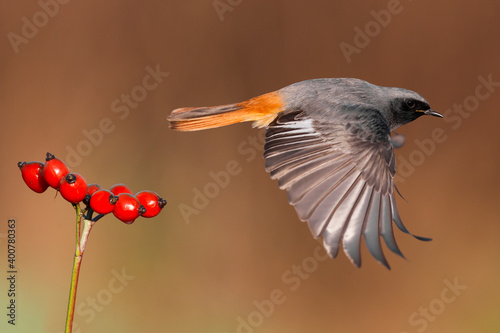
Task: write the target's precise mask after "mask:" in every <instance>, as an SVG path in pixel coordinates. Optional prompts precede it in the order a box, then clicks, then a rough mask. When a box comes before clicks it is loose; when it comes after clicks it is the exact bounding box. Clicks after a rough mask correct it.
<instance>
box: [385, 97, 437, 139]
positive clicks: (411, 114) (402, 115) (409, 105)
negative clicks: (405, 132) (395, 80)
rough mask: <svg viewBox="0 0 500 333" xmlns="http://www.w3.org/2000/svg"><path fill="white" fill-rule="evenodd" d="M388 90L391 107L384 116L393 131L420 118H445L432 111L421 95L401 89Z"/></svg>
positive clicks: (389, 106)
mask: <svg viewBox="0 0 500 333" xmlns="http://www.w3.org/2000/svg"><path fill="white" fill-rule="evenodd" d="M386 89H388V92H389V93H388V94H387V95H389V96H388V97H389V98H390V99H389V101H390V102H389V105H388V107H387V108H386V109H385V110H384V116H385V118H386V119H387V121H388V122H389V127H390V128H391V130H394V129H396V128H398V127H399V126H402V125H404V124H407V123H409V122H411V121H413V120H415V119H417V118H419V117H420V116H424V115H428V116H435V117H441V118H442V117H443V115H442V114H440V113H438V112H436V111H434V110H432V109H431V107H430V105H429V103H428V102H427V101H426V100H425V99H424V98H423V97H422V96H420V95H419V94H417V93H416V92H413V91H411V90H406V89H401V88H386Z"/></svg>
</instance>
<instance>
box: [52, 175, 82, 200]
mask: <svg viewBox="0 0 500 333" xmlns="http://www.w3.org/2000/svg"><path fill="white" fill-rule="evenodd" d="M86 191H87V182H86V181H85V179H83V177H82V176H80V175H79V174H77V173H68V174H67V175H66V177H64V178H63V179H62V180H61V184H60V186H59V192H61V195H62V197H63V198H64V199H66V200H68V201H69V202H71V203H74V204H76V203H79V202H80V201H82V200H83V199H84V198H85V192H86Z"/></svg>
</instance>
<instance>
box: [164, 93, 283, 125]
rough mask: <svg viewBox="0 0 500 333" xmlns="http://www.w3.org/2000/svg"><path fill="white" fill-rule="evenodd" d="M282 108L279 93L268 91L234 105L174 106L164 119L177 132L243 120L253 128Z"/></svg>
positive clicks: (276, 113) (262, 123)
mask: <svg viewBox="0 0 500 333" xmlns="http://www.w3.org/2000/svg"><path fill="white" fill-rule="evenodd" d="M284 109H285V106H284V103H283V101H282V99H281V96H280V95H279V94H278V93H277V92H271V93H268V94H264V95H261V96H258V97H254V98H252V99H249V100H247V101H244V102H241V103H236V104H227V105H221V106H212V107H196V108H180V109H176V110H174V111H172V114H171V115H170V116H169V117H168V118H167V119H168V121H169V122H170V128H173V129H175V130H178V131H198V130H203V129H208V128H214V127H220V126H225V125H231V124H235V123H240V122H243V121H253V122H254V124H253V126H254V127H264V126H267V125H269V124H270V123H271V122H272V121H273V120H274V119H275V118H276V116H277V115H278V114H279V113H280V112H282V111H283V110H284Z"/></svg>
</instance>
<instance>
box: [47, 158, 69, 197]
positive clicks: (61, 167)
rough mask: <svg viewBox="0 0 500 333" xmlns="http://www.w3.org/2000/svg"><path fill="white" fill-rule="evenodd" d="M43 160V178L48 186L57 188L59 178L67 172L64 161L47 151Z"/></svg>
mask: <svg viewBox="0 0 500 333" xmlns="http://www.w3.org/2000/svg"><path fill="white" fill-rule="evenodd" d="M45 161H46V162H45V165H44V166H43V169H42V175H43V178H44V179H45V181H46V182H47V184H49V185H50V187H53V188H55V189H58V188H59V184H60V182H61V179H63V178H64V177H65V176H66V175H67V174H68V173H69V168H68V166H67V165H66V163H64V162H63V161H62V160H60V159H58V158H57V157H55V156H54V155H52V154H51V153H47V158H46V159H45Z"/></svg>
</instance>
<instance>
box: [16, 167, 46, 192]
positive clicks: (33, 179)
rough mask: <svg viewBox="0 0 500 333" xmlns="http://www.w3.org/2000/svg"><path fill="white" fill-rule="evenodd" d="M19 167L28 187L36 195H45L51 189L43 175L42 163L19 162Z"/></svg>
mask: <svg viewBox="0 0 500 333" xmlns="http://www.w3.org/2000/svg"><path fill="white" fill-rule="evenodd" d="M17 166H18V167H19V169H20V170H21V175H22V176H23V180H24V182H25V183H26V185H28V187H29V188H30V189H32V190H33V191H35V192H36V193H43V192H45V190H46V189H47V187H49V184H47V182H46V181H45V179H44V178H43V175H42V169H43V163H42V162H28V163H26V162H19V163H17Z"/></svg>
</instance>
